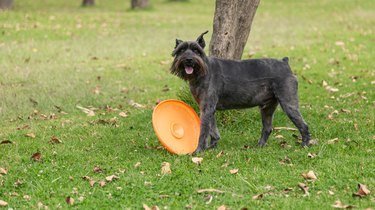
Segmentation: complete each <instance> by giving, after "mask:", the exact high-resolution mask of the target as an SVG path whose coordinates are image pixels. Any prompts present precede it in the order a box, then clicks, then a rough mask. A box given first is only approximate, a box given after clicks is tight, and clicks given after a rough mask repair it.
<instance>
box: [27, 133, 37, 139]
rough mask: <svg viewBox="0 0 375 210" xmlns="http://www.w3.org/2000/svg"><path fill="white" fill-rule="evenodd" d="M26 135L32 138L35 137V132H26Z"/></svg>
mask: <svg viewBox="0 0 375 210" xmlns="http://www.w3.org/2000/svg"><path fill="white" fill-rule="evenodd" d="M25 136H26V137H30V138H35V134H34V133H27V134H25Z"/></svg>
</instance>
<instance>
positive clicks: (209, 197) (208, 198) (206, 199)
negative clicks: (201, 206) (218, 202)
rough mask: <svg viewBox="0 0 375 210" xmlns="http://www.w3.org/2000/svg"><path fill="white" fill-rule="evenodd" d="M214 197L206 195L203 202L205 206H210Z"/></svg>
mask: <svg viewBox="0 0 375 210" xmlns="http://www.w3.org/2000/svg"><path fill="white" fill-rule="evenodd" d="M213 198H214V196H212V195H207V197H205V198H204V201H206V204H210V203H211V202H212V200H213Z"/></svg>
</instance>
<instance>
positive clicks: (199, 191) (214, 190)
mask: <svg viewBox="0 0 375 210" xmlns="http://www.w3.org/2000/svg"><path fill="white" fill-rule="evenodd" d="M205 192H216V193H224V191H222V190H218V189H213V188H208V189H199V190H197V193H205Z"/></svg>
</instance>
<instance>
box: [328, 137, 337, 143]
mask: <svg viewBox="0 0 375 210" xmlns="http://www.w3.org/2000/svg"><path fill="white" fill-rule="evenodd" d="M338 142H339V138H334V139H331V140H328V141H327V144H336V143H338Z"/></svg>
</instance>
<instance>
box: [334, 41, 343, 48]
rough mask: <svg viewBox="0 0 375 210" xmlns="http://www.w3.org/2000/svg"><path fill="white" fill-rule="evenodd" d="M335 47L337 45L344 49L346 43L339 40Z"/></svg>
mask: <svg viewBox="0 0 375 210" xmlns="http://www.w3.org/2000/svg"><path fill="white" fill-rule="evenodd" d="M335 45H336V46H339V47H344V46H345V43H344V42H343V41H340V40H339V41H336V42H335Z"/></svg>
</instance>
